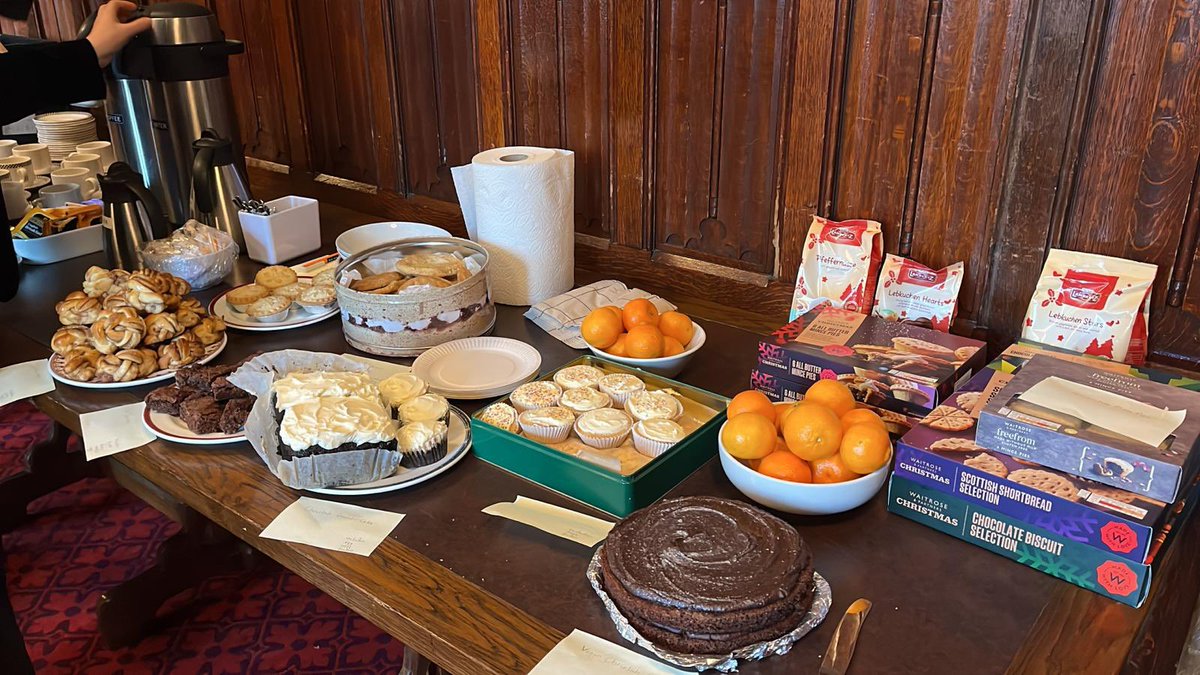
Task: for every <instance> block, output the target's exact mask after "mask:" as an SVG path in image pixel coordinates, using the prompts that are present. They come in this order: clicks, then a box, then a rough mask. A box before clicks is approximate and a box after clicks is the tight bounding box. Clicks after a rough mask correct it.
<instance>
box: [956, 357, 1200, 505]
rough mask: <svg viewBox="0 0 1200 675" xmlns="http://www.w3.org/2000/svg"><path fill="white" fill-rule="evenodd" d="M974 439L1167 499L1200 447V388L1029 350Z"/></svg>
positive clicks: (1191, 470) (1187, 474) (1184, 479)
mask: <svg viewBox="0 0 1200 675" xmlns="http://www.w3.org/2000/svg"><path fill="white" fill-rule="evenodd" d="M976 440H977V442H978V443H979V444H980V445H982V446H984V447H986V448H989V449H991V450H995V451H997V452H1001V453H1004V454H1006V455H1011V456H1013V457H1015V458H1017V459H1020V460H1024V461H1029V462H1035V463H1037V464H1041V465H1043V466H1047V467H1051V468H1055V469H1059V470H1062V471H1065V472H1067V473H1069V474H1072V475H1075V476H1080V477H1084V478H1089V479H1092V480H1095V481H1097V482H1100V483H1104V484H1106V485H1111V486H1113V487H1118V488H1121V489H1123V490H1127V491H1129V492H1136V493H1138V494H1142V495H1146V496H1148V497H1152V498H1154V499H1157V500H1160V501H1164V502H1173V501H1175V499H1176V497H1177V496H1178V495H1179V493H1180V490H1181V487H1182V486H1183V485H1185V484H1186V483H1188V482H1190V480H1191V477H1192V476H1194V475H1195V471H1196V465H1197V456H1198V455H1200V453H1197V452H1196V451H1195V450H1196V445H1197V443H1198V442H1200V394H1197V393H1196V392H1193V391H1188V390H1185V389H1181V388H1178V387H1172V386H1168V385H1165V384H1160V383H1157V382H1151V381H1149V380H1144V379H1141V378H1138V377H1132V376H1129V375H1124V374H1120V373H1112V372H1107V371H1104V370H1099V369H1096V368H1094V367H1092V366H1091V364H1083V363H1071V362H1068V361H1063V360H1061V359H1056V358H1052V357H1049V356H1035V357H1033V358H1032V359H1030V360H1029V362H1028V363H1026V364H1025V365H1024V366H1023V367H1022V368H1021V370H1020V371H1019V372H1018V373H1017V374H1016V375H1015V376H1013V378H1012V380H1010V381H1009V383H1008V384H1007V385H1006V386H1005V387H1004V388H1003V389H1002V390H1001V391H999V392H998V393H997V394H995V395H994V396H992V397H991V400H990V401H988V403H987V405H986V406H984V408H983V409H982V411H981V412H980V415H979V430H978V432H976Z"/></svg>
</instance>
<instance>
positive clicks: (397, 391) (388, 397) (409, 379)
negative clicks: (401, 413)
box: [379, 373, 429, 410]
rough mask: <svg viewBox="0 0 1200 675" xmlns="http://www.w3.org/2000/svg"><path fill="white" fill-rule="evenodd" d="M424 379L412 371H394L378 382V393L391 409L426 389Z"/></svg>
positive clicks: (427, 387)
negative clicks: (393, 373)
mask: <svg viewBox="0 0 1200 675" xmlns="http://www.w3.org/2000/svg"><path fill="white" fill-rule="evenodd" d="M428 389H429V385H427V384H426V383H425V380H422V379H421V378H419V377H417V376H416V375H413V374H412V373H396V374H395V375H392V376H391V377H388V378H385V379H383V380H381V381H380V382H379V394H380V395H381V396H382V397H383V402H384V403H386V404H387V405H388V406H389V407H391V408H392V409H393V410H396V409H397V408H399V407H400V406H401V405H404V404H405V403H408V402H409V401H411V400H413V399H414V398H416V397H418V396H420V395H421V394H424V393H425V392H426V391H428Z"/></svg>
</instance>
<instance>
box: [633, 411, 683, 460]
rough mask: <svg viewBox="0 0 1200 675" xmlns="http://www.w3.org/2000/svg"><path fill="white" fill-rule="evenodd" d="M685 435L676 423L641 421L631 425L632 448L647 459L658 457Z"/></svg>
mask: <svg viewBox="0 0 1200 675" xmlns="http://www.w3.org/2000/svg"><path fill="white" fill-rule="evenodd" d="M685 435H686V432H684V430H683V427H681V426H679V423H678V422H674V421H672V420H665V419H652V420H641V421H639V422H638V423H637V424H634V425H633V447H634V449H635V450H637V451H638V452H640V453H642V454H643V455H646V456H647V457H658V456H659V455H661V454H663V453H664V452H666V451H667V450H670V449H671V448H672V447H673V446H674V445H675V444H676V443H678V442H679V441H681V440H683V437H684V436H685Z"/></svg>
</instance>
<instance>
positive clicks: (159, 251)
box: [142, 220, 239, 290]
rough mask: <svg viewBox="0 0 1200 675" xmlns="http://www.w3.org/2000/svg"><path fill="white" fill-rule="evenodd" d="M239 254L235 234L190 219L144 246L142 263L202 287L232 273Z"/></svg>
mask: <svg viewBox="0 0 1200 675" xmlns="http://www.w3.org/2000/svg"><path fill="white" fill-rule="evenodd" d="M238 253H239V251H238V245H237V243H236V242H234V240H233V237H230V236H229V235H228V234H225V233H224V232H221V231H220V230H217V229H214V228H211V227H209V226H207V225H205V224H203V223H201V222H199V221H196V220H189V221H188V222H187V223H185V224H184V226H183V227H181V228H179V229H178V230H175V231H174V232H172V233H171V236H169V237H166V238H164V239H155V240H154V241H152V242H149V243H148V244H146V245H145V246H144V247H142V263H143V264H145V265H146V267H149V268H150V269H152V270H157V271H159V272H169V273H171V274H174V275H175V276H177V277H179V278H180V279H183V280H184V281H187V282H188V283H189V284H191V286H192V288H193V289H195V290H199V289H202V288H208V287H209V286H215V285H216V284H217V283H218V282H219V281H221V279H224V278H225V277H226V275H228V274H229V273H230V272H232V271H233V263H234V261H236V260H237V257H238Z"/></svg>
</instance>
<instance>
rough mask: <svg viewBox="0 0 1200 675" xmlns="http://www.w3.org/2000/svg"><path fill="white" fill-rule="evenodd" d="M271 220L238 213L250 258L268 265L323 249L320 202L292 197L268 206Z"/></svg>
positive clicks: (281, 199) (289, 196)
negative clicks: (271, 210)
mask: <svg viewBox="0 0 1200 675" xmlns="http://www.w3.org/2000/svg"><path fill="white" fill-rule="evenodd" d="M267 206H270V207H272V208H273V209H274V210H275V212H274V213H272V214H271V215H269V216H260V215H257V214H254V213H247V212H245V211H238V220H239V221H240V222H241V223H242V234H243V235H244V236H245V237H246V255H247V256H249V258H250V259H251V260H257V261H258V262H261V263H266V264H268V265H275V264H278V263H281V262H283V261H284V260H291V259H292V258H295V257H297V256H301V255H304V254H305V253H312V252H313V251H315V250H317V249H319V248H321V214H320V211H319V210H318V208H317V200H315V199H309V198H308V197H297V196H295V195H288V196H287V197H280V198H279V199H272V200H271V201H269V202H267Z"/></svg>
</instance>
